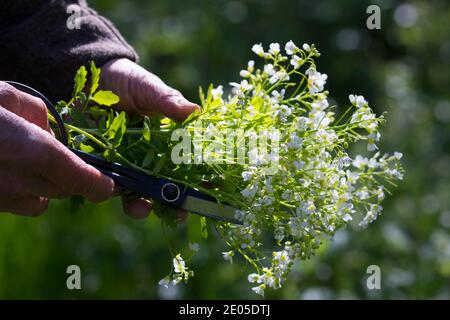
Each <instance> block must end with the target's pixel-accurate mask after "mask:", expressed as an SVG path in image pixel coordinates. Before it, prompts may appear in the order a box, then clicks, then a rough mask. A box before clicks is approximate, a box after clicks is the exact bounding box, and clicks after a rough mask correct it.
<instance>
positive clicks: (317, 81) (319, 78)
mask: <svg viewBox="0 0 450 320" xmlns="http://www.w3.org/2000/svg"><path fill="white" fill-rule="evenodd" d="M305 74H306V75H307V76H308V88H309V92H310V93H311V94H316V93H319V92H321V91H323V87H324V85H325V83H326V82H327V79H328V76H327V75H326V74H322V73H320V72H317V71H316V69H314V68H309V69H308V70H306V73H305Z"/></svg>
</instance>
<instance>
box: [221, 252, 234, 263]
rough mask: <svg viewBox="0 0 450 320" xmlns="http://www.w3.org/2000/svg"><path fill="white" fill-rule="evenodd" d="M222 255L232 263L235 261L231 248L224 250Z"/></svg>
mask: <svg viewBox="0 0 450 320" xmlns="http://www.w3.org/2000/svg"><path fill="white" fill-rule="evenodd" d="M222 256H223V259H224V260H225V261H229V262H230V263H233V256H234V251H232V250H230V251H226V252H222Z"/></svg>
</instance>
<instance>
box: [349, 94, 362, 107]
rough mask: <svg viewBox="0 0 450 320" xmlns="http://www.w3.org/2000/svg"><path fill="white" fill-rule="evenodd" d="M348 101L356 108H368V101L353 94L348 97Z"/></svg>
mask: <svg viewBox="0 0 450 320" xmlns="http://www.w3.org/2000/svg"><path fill="white" fill-rule="evenodd" d="M348 99H349V100H350V102H351V103H352V104H353V105H354V106H355V107H358V108H362V107H364V106H367V101H366V99H365V98H364V97H363V96H357V95H354V94H351V95H349V96H348Z"/></svg>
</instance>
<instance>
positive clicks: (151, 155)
mask: <svg viewBox="0 0 450 320" xmlns="http://www.w3.org/2000/svg"><path fill="white" fill-rule="evenodd" d="M153 158H155V151H154V150H153V149H148V151H147V153H146V154H145V158H144V160H143V161H142V167H143V168H147V167H148V166H149V165H150V164H151V163H152V161H153Z"/></svg>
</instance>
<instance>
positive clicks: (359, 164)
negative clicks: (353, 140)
mask: <svg viewBox="0 0 450 320" xmlns="http://www.w3.org/2000/svg"><path fill="white" fill-rule="evenodd" d="M368 163H369V159H367V158H364V157H363V156H361V155H359V154H358V155H357V156H356V158H355V160H353V166H354V167H355V168H358V169H362V168H363V167H364V166H366V165H368Z"/></svg>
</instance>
